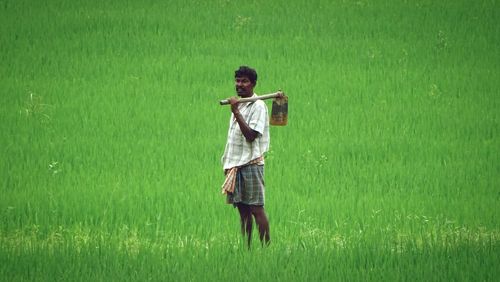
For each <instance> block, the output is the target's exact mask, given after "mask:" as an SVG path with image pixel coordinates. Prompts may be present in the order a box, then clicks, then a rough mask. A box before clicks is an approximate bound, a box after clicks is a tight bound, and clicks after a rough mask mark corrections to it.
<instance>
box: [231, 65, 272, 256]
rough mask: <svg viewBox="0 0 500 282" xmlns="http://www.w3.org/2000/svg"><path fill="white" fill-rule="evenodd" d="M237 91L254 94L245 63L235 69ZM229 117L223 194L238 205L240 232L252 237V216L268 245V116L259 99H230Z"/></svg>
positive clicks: (251, 71) (252, 77)
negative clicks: (265, 173) (265, 207)
mask: <svg viewBox="0 0 500 282" xmlns="http://www.w3.org/2000/svg"><path fill="white" fill-rule="evenodd" d="M234 78H235V86H236V93H237V94H238V96H239V97H241V98H248V97H253V96H257V95H256V94H255V93H254V92H253V89H254V87H255V85H256V83H257V72H256V71H255V70H254V69H252V68H250V67H247V66H241V67H240V68H239V69H238V70H236V71H235V75H234ZM229 102H230V104H231V112H232V114H231V119H230V122H229V130H228V136H227V143H226V148H225V150H224V155H223V156H222V163H223V166H224V172H225V174H226V181H225V182H224V185H223V187H222V188H223V191H222V192H223V193H225V194H227V201H228V203H229V204H233V205H234V206H235V207H237V208H238V211H239V213H240V220H241V233H242V235H243V236H247V237H248V247H250V243H251V239H252V228H253V219H252V216H253V217H254V218H255V222H256V224H257V226H258V228H259V235H260V241H261V243H262V244H264V243H265V244H266V245H267V244H269V240H270V236H269V222H268V220H267V216H266V213H265V211H264V198H265V197H264V192H265V188H264V153H265V152H267V151H268V149H269V117H268V111H267V106H266V104H265V103H264V102H263V101H262V100H257V101H255V102H246V103H238V100H237V98H236V97H232V98H230V99H229Z"/></svg>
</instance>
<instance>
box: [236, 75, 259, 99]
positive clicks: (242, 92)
mask: <svg viewBox="0 0 500 282" xmlns="http://www.w3.org/2000/svg"><path fill="white" fill-rule="evenodd" d="M234 82H235V86H236V93H238V96H240V97H243V98H244V97H251V96H252V95H253V88H254V86H255V85H254V84H253V83H252V82H251V81H250V79H248V77H246V76H241V77H236V78H235V80H234Z"/></svg>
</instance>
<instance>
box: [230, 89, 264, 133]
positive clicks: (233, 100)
mask: <svg viewBox="0 0 500 282" xmlns="http://www.w3.org/2000/svg"><path fill="white" fill-rule="evenodd" d="M229 103H230V104H231V111H232V112H233V115H234V117H235V119H236V122H238V125H239V126H240V130H241V133H243V136H245V139H246V140H247V141H248V142H253V141H254V140H255V138H257V136H259V133H258V132H257V131H255V130H253V129H251V128H250V126H248V124H247V123H246V121H245V119H243V116H242V115H241V113H240V110H239V109H238V100H236V98H234V97H232V98H229Z"/></svg>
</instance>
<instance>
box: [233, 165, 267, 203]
mask: <svg viewBox="0 0 500 282" xmlns="http://www.w3.org/2000/svg"><path fill="white" fill-rule="evenodd" d="M264 193H265V187H264V166H263V165H256V164H251V165H247V166H243V167H241V168H239V169H238V172H237V173H236V184H235V187H234V192H233V193H227V203H228V204H233V205H236V204H237V203H243V204H247V205H257V206H263V205H264V201H265V196H264Z"/></svg>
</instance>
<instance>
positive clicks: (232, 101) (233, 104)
mask: <svg viewBox="0 0 500 282" xmlns="http://www.w3.org/2000/svg"><path fill="white" fill-rule="evenodd" d="M228 101H229V104H231V112H233V114H234V115H237V114H239V113H240V110H239V109H238V99H237V98H236V97H231V98H229V99H228Z"/></svg>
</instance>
